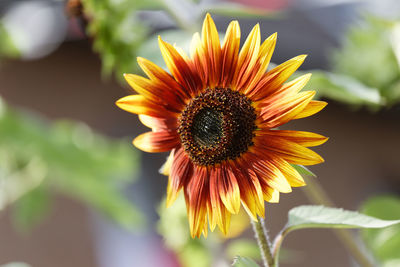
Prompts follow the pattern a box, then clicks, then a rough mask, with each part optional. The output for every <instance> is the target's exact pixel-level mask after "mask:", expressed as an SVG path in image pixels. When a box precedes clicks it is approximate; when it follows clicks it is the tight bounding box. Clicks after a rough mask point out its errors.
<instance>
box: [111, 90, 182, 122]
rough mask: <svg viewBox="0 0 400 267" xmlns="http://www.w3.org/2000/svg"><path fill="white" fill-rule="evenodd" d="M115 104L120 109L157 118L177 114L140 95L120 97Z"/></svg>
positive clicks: (170, 116)
mask: <svg viewBox="0 0 400 267" xmlns="http://www.w3.org/2000/svg"><path fill="white" fill-rule="evenodd" d="M115 104H116V105H117V106H118V107H119V108H120V109H123V110H125V111H128V112H130V113H134V114H145V115H149V116H152V117H157V118H172V117H177V116H178V114H177V113H174V112H172V111H169V110H167V109H165V108H164V107H163V106H160V105H157V104H155V103H153V102H151V101H149V100H147V99H146V98H145V97H144V96H142V95H128V96H125V97H123V98H120V99H119V100H118V101H117V102H116V103H115Z"/></svg>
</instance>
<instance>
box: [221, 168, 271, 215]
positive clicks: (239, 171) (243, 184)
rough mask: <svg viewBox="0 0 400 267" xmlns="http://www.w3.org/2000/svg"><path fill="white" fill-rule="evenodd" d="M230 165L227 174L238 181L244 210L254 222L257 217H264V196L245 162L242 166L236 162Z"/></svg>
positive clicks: (254, 175) (252, 172) (257, 181)
mask: <svg viewBox="0 0 400 267" xmlns="http://www.w3.org/2000/svg"><path fill="white" fill-rule="evenodd" d="M230 164H232V168H229V169H228V172H230V174H229V175H230V176H235V177H236V179H237V181H238V185H239V189H240V198H241V201H242V204H243V207H244V209H245V210H246V211H247V213H248V214H249V215H250V216H251V217H252V218H253V219H254V220H257V215H259V216H261V217H264V196H263V193H262V188H261V185H260V182H259V180H258V178H257V176H256V174H255V173H254V171H253V170H252V169H250V167H248V166H247V164H246V163H245V162H242V164H243V165H242V164H239V163H237V162H236V164H235V163H233V162H230ZM243 170H246V171H243Z"/></svg>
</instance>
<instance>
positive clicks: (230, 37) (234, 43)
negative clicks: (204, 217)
mask: <svg viewBox="0 0 400 267" xmlns="http://www.w3.org/2000/svg"><path fill="white" fill-rule="evenodd" d="M239 48H240V27H239V23H238V22H237V21H236V20H234V21H232V22H231V23H230V24H229V26H228V29H227V30H226V34H225V39H224V42H223V44H222V53H221V57H222V59H221V64H222V70H221V80H220V84H221V87H223V88H225V87H230V86H231V84H232V79H233V75H234V74H235V68H236V65H237V61H238V53H239Z"/></svg>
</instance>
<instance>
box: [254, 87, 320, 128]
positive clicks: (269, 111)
mask: <svg viewBox="0 0 400 267" xmlns="http://www.w3.org/2000/svg"><path fill="white" fill-rule="evenodd" d="M314 95H315V92H314V91H306V92H301V93H298V94H296V95H294V96H287V97H286V98H284V99H281V100H280V101H275V102H270V103H269V104H267V106H265V107H263V108H261V112H260V118H261V119H262V121H263V122H262V125H260V127H261V128H275V127H278V126H280V125H282V124H285V123H287V122H288V121H290V120H292V119H293V117H294V116H296V115H297V114H298V113H300V112H301V111H302V110H303V109H304V107H305V106H307V104H308V103H309V102H310V101H311V99H312V98H313V96H314Z"/></svg>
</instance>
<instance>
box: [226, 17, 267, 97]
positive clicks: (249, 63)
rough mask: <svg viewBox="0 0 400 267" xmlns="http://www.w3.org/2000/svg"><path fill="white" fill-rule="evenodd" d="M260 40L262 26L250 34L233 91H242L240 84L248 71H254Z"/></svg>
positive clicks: (241, 53)
mask: <svg viewBox="0 0 400 267" xmlns="http://www.w3.org/2000/svg"><path fill="white" fill-rule="evenodd" d="M260 40H261V37H260V25H259V24H257V25H256V26H254V28H253V29H252V31H251V32H250V34H249V36H248V37H247V39H246V41H245V43H244V44H243V47H242V49H241V50H240V53H239V59H238V63H237V67H236V71H235V76H234V78H233V84H232V86H233V89H241V88H238V84H240V82H241V80H242V79H244V76H245V73H246V71H247V70H252V69H253V67H254V64H256V62H257V60H258V53H259V50H260Z"/></svg>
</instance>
